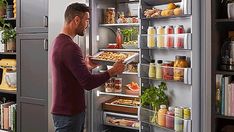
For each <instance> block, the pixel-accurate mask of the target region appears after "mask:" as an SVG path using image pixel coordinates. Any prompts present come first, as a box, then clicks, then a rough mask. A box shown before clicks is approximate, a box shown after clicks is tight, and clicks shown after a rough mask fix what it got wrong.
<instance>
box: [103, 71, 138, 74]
mask: <svg viewBox="0 0 234 132" xmlns="http://www.w3.org/2000/svg"><path fill="white" fill-rule="evenodd" d="M106 71H107V70H99V72H101V73H102V72H106ZM122 75H138V73H137V72H128V71H126V72H123V73H122Z"/></svg>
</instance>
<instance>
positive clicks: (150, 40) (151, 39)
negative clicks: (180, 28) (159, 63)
mask: <svg viewBox="0 0 234 132" xmlns="http://www.w3.org/2000/svg"><path fill="white" fill-rule="evenodd" d="M147 32H148V35H147V47H148V48H153V47H155V32H156V31H155V29H154V27H148V31H147Z"/></svg>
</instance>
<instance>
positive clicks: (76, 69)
mask: <svg viewBox="0 0 234 132" xmlns="http://www.w3.org/2000/svg"><path fill="white" fill-rule="evenodd" d="M50 64H51V68H52V114H58V115H75V114H78V113H80V112H84V111H85V97H84V90H85V89H86V90H92V89H94V88H96V87H98V86H100V85H102V84H103V83H104V82H106V81H107V80H108V79H109V78H110V76H109V74H108V73H107V72H105V73H102V74H91V73H90V71H89V70H88V68H87V67H86V65H85V63H84V58H83V56H82V51H81V49H80V47H79V46H78V45H77V44H76V43H74V42H73V40H72V39H71V38H70V37H69V36H67V35H65V34H60V35H58V36H57V37H56V39H55V40H54V42H53V45H52V48H51V51H50Z"/></svg>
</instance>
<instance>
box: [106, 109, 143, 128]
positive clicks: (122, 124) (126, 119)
mask: <svg viewBox="0 0 234 132" xmlns="http://www.w3.org/2000/svg"><path fill="white" fill-rule="evenodd" d="M103 119H104V120H103V121H104V125H108V126H113V127H119V128H125V129H133V130H138V129H139V127H140V124H139V120H138V116H135V115H128V114H120V113H113V112H104V114H103Z"/></svg>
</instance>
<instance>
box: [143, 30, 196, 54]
mask: <svg viewBox="0 0 234 132" xmlns="http://www.w3.org/2000/svg"><path fill="white" fill-rule="evenodd" d="M140 37H141V40H140V41H141V42H140V48H142V49H159V50H160V49H162V50H171V49H173V50H191V49H192V34H191V33H184V34H166V35H158V34H157V35H152V36H150V35H147V34H142V35H141V36H140ZM148 37H152V38H153V39H154V41H155V46H153V47H148V46H147V39H148Z"/></svg>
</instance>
